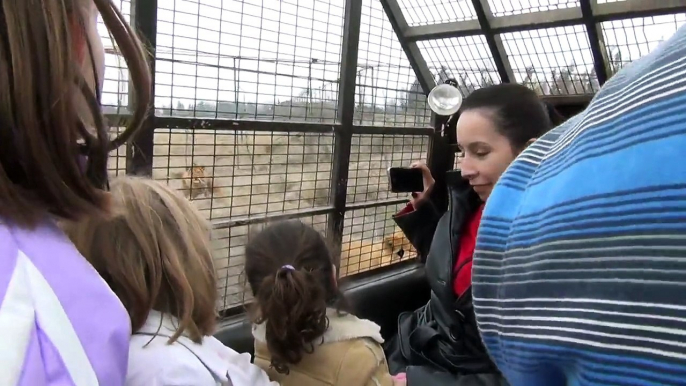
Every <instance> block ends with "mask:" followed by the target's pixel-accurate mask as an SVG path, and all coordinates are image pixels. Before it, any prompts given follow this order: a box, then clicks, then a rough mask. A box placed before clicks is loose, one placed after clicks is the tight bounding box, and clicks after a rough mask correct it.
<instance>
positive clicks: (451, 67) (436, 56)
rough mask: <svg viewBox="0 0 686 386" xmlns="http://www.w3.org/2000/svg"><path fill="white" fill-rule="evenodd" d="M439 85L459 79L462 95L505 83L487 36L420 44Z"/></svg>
mask: <svg viewBox="0 0 686 386" xmlns="http://www.w3.org/2000/svg"><path fill="white" fill-rule="evenodd" d="M418 46H419V49H420V51H421V53H422V56H423V57H424V58H425V60H426V63H427V64H428V66H429V68H431V69H432V73H433V75H434V78H435V80H436V84H440V83H443V82H445V81H446V80H447V79H450V78H452V79H455V80H456V81H457V84H458V88H459V89H460V92H461V93H462V95H464V96H466V95H467V94H469V93H471V92H472V91H474V90H476V89H477V88H481V87H486V86H490V85H493V84H497V83H500V82H501V79H500V75H498V71H497V70H496V67H495V63H494V61H493V56H492V54H491V51H490V50H489V49H488V45H487V43H486V38H485V37H484V35H475V36H464V37H457V38H447V39H436V40H424V41H420V42H418Z"/></svg>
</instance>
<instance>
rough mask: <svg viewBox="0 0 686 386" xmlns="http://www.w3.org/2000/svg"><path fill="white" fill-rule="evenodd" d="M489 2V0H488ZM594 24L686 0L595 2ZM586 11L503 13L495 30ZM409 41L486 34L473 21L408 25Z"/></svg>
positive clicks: (672, 7)
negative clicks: (505, 14) (508, 14)
mask: <svg viewBox="0 0 686 386" xmlns="http://www.w3.org/2000/svg"><path fill="white" fill-rule="evenodd" d="M484 1H485V0H484ZM592 9H593V16H592V18H591V19H592V21H593V22H594V23H600V22H604V21H611V20H621V19H630V18H634V17H644V16H658V15H666V14H673V13H678V12H686V1H684V0H660V1H645V0H626V1H621V2H614V3H604V4H596V2H595V1H593V4H592ZM581 11H582V10H581V9H580V8H579V7H577V8H564V9H554V10H548V11H540V12H532V13H523V14H518V15H510V16H500V17H497V18H495V19H494V21H493V23H492V25H491V32H492V33H494V34H502V33H507V32H516V31H525V30H532V29H543V28H553V27H564V26H570V25H576V24H584V23H585V22H587V20H585V18H584V15H583V14H582V12H581ZM404 33H405V37H406V39H407V40H408V41H410V42H414V41H418V40H429V39H440V38H453V37H460V36H472V35H479V34H481V33H483V31H482V29H481V28H480V27H479V25H478V24H476V23H474V21H473V20H469V21H456V22H450V23H439V24H433V25H426V26H417V27H408V28H407V29H406V30H405V31H404Z"/></svg>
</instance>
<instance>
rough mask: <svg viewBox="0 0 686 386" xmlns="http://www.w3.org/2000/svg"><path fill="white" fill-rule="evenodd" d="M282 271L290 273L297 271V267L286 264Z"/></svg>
mask: <svg viewBox="0 0 686 386" xmlns="http://www.w3.org/2000/svg"><path fill="white" fill-rule="evenodd" d="M281 269H287V270H289V271H295V267H293V266H292V265H290V264H286V265H284V266H282V267H281Z"/></svg>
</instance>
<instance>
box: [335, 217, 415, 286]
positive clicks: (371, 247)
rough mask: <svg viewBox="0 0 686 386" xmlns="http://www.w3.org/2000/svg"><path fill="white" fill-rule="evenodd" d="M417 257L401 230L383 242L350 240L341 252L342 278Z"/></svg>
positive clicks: (397, 230)
mask: <svg viewBox="0 0 686 386" xmlns="http://www.w3.org/2000/svg"><path fill="white" fill-rule="evenodd" d="M416 256H417V250H416V249H415V248H414V246H412V244H411V243H410V241H409V240H408V239H407V237H405V234H404V233H403V232H402V231H401V230H400V229H396V230H395V232H393V233H392V234H390V235H386V236H384V238H383V239H382V240H381V242H376V243H375V242H374V241H372V240H350V241H348V242H344V243H343V248H342V250H341V265H340V267H341V268H340V272H341V274H340V276H341V277H343V276H347V275H352V274H355V273H359V272H364V271H368V270H370V269H374V268H379V267H383V266H386V265H390V264H392V263H394V262H396V261H399V260H403V259H404V260H406V259H409V258H412V257H416Z"/></svg>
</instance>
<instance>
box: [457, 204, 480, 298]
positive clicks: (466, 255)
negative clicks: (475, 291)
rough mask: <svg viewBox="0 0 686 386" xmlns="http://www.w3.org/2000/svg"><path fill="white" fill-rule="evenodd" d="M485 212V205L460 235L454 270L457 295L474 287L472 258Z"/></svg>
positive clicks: (477, 211)
mask: <svg viewBox="0 0 686 386" xmlns="http://www.w3.org/2000/svg"><path fill="white" fill-rule="evenodd" d="M483 211H484V206H483V204H482V205H481V206H480V207H479V209H477V210H476V212H475V213H474V214H473V215H472V218H470V219H469V221H467V223H466V224H465V226H464V229H463V230H462V235H460V249H459V250H458V251H457V261H456V262H455V268H454V269H453V275H455V278H454V280H453V291H455V295H457V296H462V294H464V293H465V292H466V291H467V290H468V289H469V287H471V285H472V258H473V257H474V248H475V247H476V234H477V232H478V231H479V224H480V223H481V214H482V213H483Z"/></svg>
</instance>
